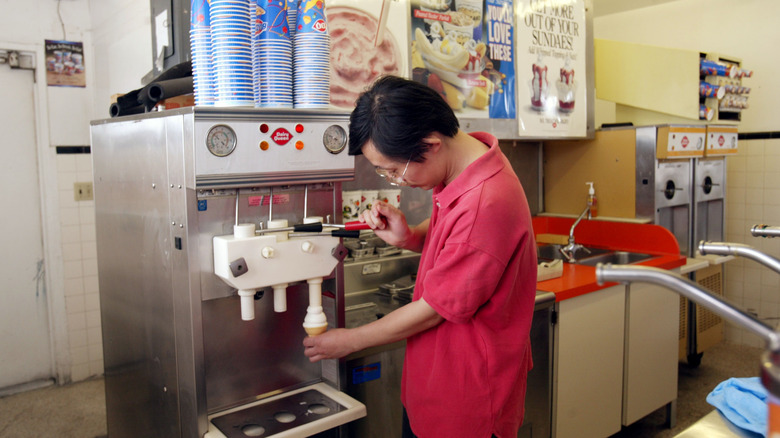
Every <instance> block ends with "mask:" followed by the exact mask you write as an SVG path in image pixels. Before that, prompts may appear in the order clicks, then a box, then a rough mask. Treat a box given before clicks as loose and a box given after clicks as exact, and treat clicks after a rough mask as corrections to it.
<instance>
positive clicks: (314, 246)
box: [213, 221, 361, 335]
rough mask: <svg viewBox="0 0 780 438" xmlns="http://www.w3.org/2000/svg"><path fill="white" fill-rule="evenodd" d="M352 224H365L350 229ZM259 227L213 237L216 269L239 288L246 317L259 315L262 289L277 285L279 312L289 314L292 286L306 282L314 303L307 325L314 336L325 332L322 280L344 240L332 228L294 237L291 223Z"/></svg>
mask: <svg viewBox="0 0 780 438" xmlns="http://www.w3.org/2000/svg"><path fill="white" fill-rule="evenodd" d="M352 227H361V226H360V225H358V224H350V226H349V227H345V228H352ZM255 228H256V227H255V225H254V224H238V225H236V226H235V227H234V233H233V234H228V235H223V236H215V237H214V238H213V244H214V273H215V274H216V275H217V276H218V277H219V278H220V279H222V281H224V282H225V283H227V284H228V285H230V286H231V287H234V288H236V289H238V295H239V296H240V298H241V299H240V301H241V318H242V319H244V320H252V319H254V317H255V299H254V296H255V291H257V290H258V289H262V288H266V287H272V288H273V290H274V310H275V311H277V312H284V311H286V310H287V296H286V294H287V286H288V285H289V284H292V283H298V282H302V281H306V282H307V283H308V284H309V307H308V309H307V312H306V317H305V319H304V323H303V326H304V329H305V330H306V332H307V333H309V334H310V335H315V334H320V333H322V332H324V331H325V330H326V329H327V325H328V322H327V319H326V317H325V313H324V312H323V309H322V281H323V278H324V277H327V276H329V275H331V273H332V272H333V269H335V267H336V266H337V265H338V263H339V260H340V258H339V257H340V255H341V254H342V251H340V250H339V249H340V244H341V240H340V239H339V237H337V236H336V235H333V234H332V233H330V232H306V233H301V234H303V236H304V238H291V236H290V234H289V227H287V224H286V221H285V222H282V221H279V222H277V221H269V229H268V230H260V232H256V230H255ZM312 231H313V230H312ZM340 231H345V230H340ZM341 249H343V248H341ZM342 258H343V257H342Z"/></svg>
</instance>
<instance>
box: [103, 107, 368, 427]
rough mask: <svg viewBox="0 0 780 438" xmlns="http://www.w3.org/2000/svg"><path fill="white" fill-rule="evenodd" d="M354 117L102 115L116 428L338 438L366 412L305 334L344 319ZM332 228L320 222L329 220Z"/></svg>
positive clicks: (108, 367)
mask: <svg viewBox="0 0 780 438" xmlns="http://www.w3.org/2000/svg"><path fill="white" fill-rule="evenodd" d="M347 123H348V114H344V113H334V112H330V111H306V110H282V111H278V110H274V111H267V110H260V109H214V108H200V107H198V108H184V109H180V110H172V111H164V112H158V113H149V114H145V115H140V116H130V117H123V118H115V119H109V120H102V121H95V122H93V123H92V127H91V136H92V155H93V166H94V178H95V189H94V193H95V214H96V227H97V247H98V265H99V273H98V274H99V285H100V301H101V303H100V305H101V319H102V325H103V345H104V348H103V350H104V366H105V386H106V412H107V421H108V433H109V436H111V437H112V438H117V437H125V436H127V437H138V436H144V437H155V436H159V437H166V438H169V437H202V436H205V437H209V438H216V437H220V438H221V437H229V438H232V437H245V436H261V437H270V436H274V437H299V436H300V437H303V436H311V435H314V434H321V435H318V436H339V435H340V431H339V429H340V428H339V426H341V425H343V424H345V423H348V422H350V421H352V420H355V419H357V418H360V417H363V416H365V406H363V405H362V404H361V403H359V402H357V401H356V400H354V399H352V398H351V397H349V396H347V395H346V394H344V393H343V392H341V391H340V389H343V388H344V386H345V385H344V383H343V381H344V374H345V371H344V367H343V366H342V365H340V363H339V362H338V361H323V362H321V363H316V364H312V363H310V362H309V360H308V358H306V357H305V356H304V355H303V346H302V339H303V337H304V336H306V335H307V333H308V334H310V335H317V334H320V333H322V332H323V331H324V330H326V329H327V328H328V327H340V326H343V324H344V322H343V321H344V285H343V265H342V260H343V259H344V257H345V256H346V250H345V248H344V247H343V245H342V244H341V239H340V236H343V235H345V233H346V231H345V230H344V226H343V225H335V224H330V225H332V226H329V223H332V222H336V220H337V218H340V217H341V214H340V210H341V199H340V198H341V181H345V180H349V179H352V178H353V177H354V158H353V157H350V156H348V154H347V151H346V142H347V134H346V132H347ZM323 224H324V225H323Z"/></svg>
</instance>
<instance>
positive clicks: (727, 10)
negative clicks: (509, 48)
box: [593, 0, 780, 132]
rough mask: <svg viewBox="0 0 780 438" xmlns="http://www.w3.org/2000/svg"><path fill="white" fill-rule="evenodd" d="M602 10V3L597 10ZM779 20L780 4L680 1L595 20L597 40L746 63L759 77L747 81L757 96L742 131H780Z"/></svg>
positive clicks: (772, 0) (762, 0)
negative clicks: (779, 79)
mask: <svg viewBox="0 0 780 438" xmlns="http://www.w3.org/2000/svg"><path fill="white" fill-rule="evenodd" d="M598 4H599V2H598V0H596V2H595V5H594V10H596V9H598ZM777 17H780V2H778V1H776V0H743V1H739V2H735V1H733V0H678V1H673V2H669V3H663V4H660V5H657V6H651V7H645V8H642V9H637V10H633V11H628V12H622V13H618V14H611V15H606V16H601V17H598V18H595V19H594V20H593V35H594V37H595V38H603V39H610V40H618V41H628V42H632V43H639V44H649V45H654V46H661V47H671V48H677V49H685V50H698V51H701V52H712V53H721V54H725V55H730V56H734V57H737V58H741V59H742V62H743V66H745V68H749V69H752V70H754V72H755V73H754V75H753V77H752V78H746V79H744V80H743V83H744V84H745V85H746V86H749V87H751V88H752V91H751V93H750V98H749V103H750V108H749V109H748V110H746V111H745V112H744V113H743V114H742V121H741V123H740V126H739V131H740V132H761V131H778V130H780V119H778V118H777V117H774V116H773V113H775V112H776V107H777V102H780V87H777V86H775V81H776V73H777V72H778V71H780V57H778V56H776V55H775V54H774V53H773V52H772V47H773V46H774V45H776V44H777V43H778V42H780V27H778V26H777ZM668 68H669V69H670V70H672V69H674V66H673V65H670V66H668ZM613 106H614V105H613ZM597 108H602V109H603V110H608V107H597ZM599 119H600V120H604V119H603V118H601V117H599Z"/></svg>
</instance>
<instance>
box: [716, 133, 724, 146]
mask: <svg viewBox="0 0 780 438" xmlns="http://www.w3.org/2000/svg"><path fill="white" fill-rule="evenodd" d="M724 143H726V139H725V138H723V136H722V135H721V136H720V137H718V144H719V145H720V146H723V144H724Z"/></svg>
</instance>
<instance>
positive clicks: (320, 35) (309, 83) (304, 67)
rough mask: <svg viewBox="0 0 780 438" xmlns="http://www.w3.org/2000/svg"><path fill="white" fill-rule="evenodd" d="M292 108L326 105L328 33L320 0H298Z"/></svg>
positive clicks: (328, 73)
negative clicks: (293, 103) (293, 106)
mask: <svg viewBox="0 0 780 438" xmlns="http://www.w3.org/2000/svg"><path fill="white" fill-rule="evenodd" d="M293 53H294V66H295V108H328V107H329V106H330V36H329V35H328V24H327V21H326V19H325V4H324V0H301V1H300V3H299V4H298V19H297V22H296V29H295V42H294V50H293Z"/></svg>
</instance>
